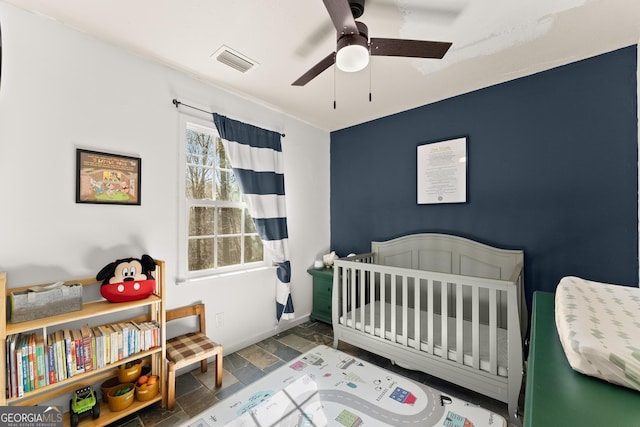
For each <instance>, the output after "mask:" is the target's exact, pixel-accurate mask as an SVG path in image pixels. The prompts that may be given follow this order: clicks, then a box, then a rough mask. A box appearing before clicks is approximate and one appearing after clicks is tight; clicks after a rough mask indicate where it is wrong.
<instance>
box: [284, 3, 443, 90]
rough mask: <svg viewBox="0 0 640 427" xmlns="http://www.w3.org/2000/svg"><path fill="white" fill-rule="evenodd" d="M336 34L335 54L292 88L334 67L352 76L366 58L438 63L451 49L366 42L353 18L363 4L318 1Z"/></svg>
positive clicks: (386, 41) (405, 42)
mask: <svg viewBox="0 0 640 427" xmlns="http://www.w3.org/2000/svg"><path fill="white" fill-rule="evenodd" d="M322 1H323V2H324V5H325V7H326V8H327V11H328V12H329V16H330V17H331V21H332V22H333V25H334V27H335V28H336V30H337V32H338V34H337V38H338V42H337V46H336V51H335V52H331V53H330V54H329V55H327V56H326V57H325V58H324V59H323V60H321V61H320V62H318V63H317V64H316V65H314V66H313V67H311V69H310V70H309V71H307V72H306V73H304V74H303V75H302V76H300V78H298V80H296V81H295V82H293V83H292V86H304V85H306V84H307V83H309V82H310V81H311V80H313V79H314V78H316V77H317V76H318V75H320V74H321V73H322V72H323V71H324V70H326V69H327V68H329V67H330V66H332V65H333V64H334V63H335V64H336V66H337V67H338V69H340V70H342V71H346V72H356V71H360V70H362V69H364V68H365V67H366V66H367V65H368V64H369V56H371V55H374V56H402V57H410V58H435V59H442V58H443V57H444V55H445V53H447V51H448V50H449V48H450V47H451V43H449V42H436V41H423V40H406V39H382V38H371V39H369V31H368V29H367V26H366V25H365V24H364V23H362V22H359V21H356V18H359V17H360V16H362V14H363V13H364V2H365V0H322Z"/></svg>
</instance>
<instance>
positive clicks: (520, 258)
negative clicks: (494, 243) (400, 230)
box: [371, 233, 524, 280]
mask: <svg viewBox="0 0 640 427" xmlns="http://www.w3.org/2000/svg"><path fill="white" fill-rule="evenodd" d="M371 252H373V253H374V254H375V255H374V256H375V259H376V263H378V264H383V265H390V266H394V267H402V268H412V269H416V270H428V271H437V272H440V273H452V274H462V275H464V276H474V277H485V278H488V279H501V280H513V279H514V277H513V274H514V271H515V270H516V269H517V268H521V266H522V265H523V263H524V252H523V251H520V250H509V249H499V248H494V247H491V246H488V245H485V244H483V243H479V242H475V241H473V240H469V239H465V238H463V237H458V236H452V235H448V234H437V233H422V234H411V235H408V236H402V237H398V238H396V239H392V240H388V241H385V242H371Z"/></svg>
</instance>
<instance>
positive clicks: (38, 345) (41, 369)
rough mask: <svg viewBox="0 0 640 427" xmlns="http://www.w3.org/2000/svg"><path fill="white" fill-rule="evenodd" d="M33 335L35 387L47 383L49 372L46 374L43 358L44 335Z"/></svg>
mask: <svg viewBox="0 0 640 427" xmlns="http://www.w3.org/2000/svg"><path fill="white" fill-rule="evenodd" d="M34 335H35V358H36V363H35V379H36V381H35V388H42V387H44V386H46V385H48V384H49V374H47V362H46V360H45V353H44V351H45V345H44V335H42V334H34Z"/></svg>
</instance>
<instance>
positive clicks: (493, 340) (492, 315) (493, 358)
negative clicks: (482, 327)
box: [489, 289, 498, 375]
mask: <svg viewBox="0 0 640 427" xmlns="http://www.w3.org/2000/svg"><path fill="white" fill-rule="evenodd" d="M497 293H498V291H497V290H495V289H491V290H489V372H491V373H492V374H494V375H496V374H497V373H498V354H497V349H498V337H497V335H498V334H497V332H498V318H497V316H498V306H497V303H496V300H497V298H496V295H497Z"/></svg>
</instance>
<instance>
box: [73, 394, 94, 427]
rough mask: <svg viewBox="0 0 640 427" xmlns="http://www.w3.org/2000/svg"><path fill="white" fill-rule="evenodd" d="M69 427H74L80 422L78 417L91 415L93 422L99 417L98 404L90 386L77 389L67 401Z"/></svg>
mask: <svg viewBox="0 0 640 427" xmlns="http://www.w3.org/2000/svg"><path fill="white" fill-rule="evenodd" d="M69 407H70V415H71V427H76V426H77V425H78V423H79V422H80V417H81V416H85V415H89V414H91V418H93V419H94V420H95V419H97V418H98V417H99V416H100V402H98V399H96V394H95V393H94V391H93V388H91V386H86V387H83V388H79V389H78V390H76V391H74V392H73V395H72V396H71V400H70V401H69Z"/></svg>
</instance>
